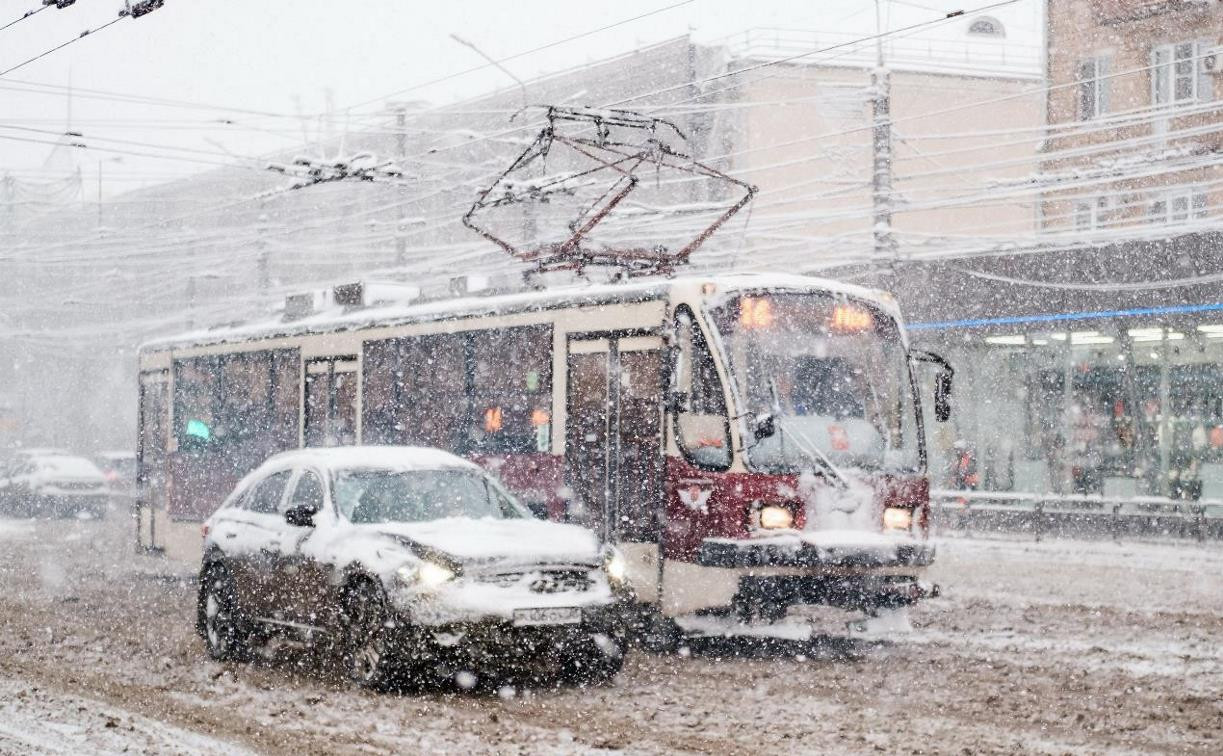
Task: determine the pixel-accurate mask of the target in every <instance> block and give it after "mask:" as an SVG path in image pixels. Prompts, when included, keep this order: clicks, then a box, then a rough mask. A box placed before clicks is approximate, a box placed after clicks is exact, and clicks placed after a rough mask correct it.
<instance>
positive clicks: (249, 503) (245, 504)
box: [241, 469, 293, 515]
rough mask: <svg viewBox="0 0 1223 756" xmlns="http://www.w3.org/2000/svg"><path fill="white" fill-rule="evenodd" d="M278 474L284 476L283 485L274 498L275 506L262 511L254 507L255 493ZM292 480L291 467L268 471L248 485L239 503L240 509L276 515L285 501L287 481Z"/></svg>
mask: <svg viewBox="0 0 1223 756" xmlns="http://www.w3.org/2000/svg"><path fill="white" fill-rule="evenodd" d="M280 476H284V485H283V486H281V488H280V496H279V498H278V499H277V500H276V505H275V507H274V508H273V509H272V510H270V511H264V510H262V509H255V507H254V506H253V505H254V502H255V496H256V494H258V493H259V489H261V488H263V486H264V485H265V484H267V483H270V482H271V481H272V480H273V479H275V478H278V477H280ZM292 481H293V470H292V469H284V470H274V471H270V472H269V473H268V474H267V475H265V476H264V477H262V478H260V479H259V480H258V481H256V483H255V484H254V485H253V486H251V487H250V490H249V491H247V492H246V495H244V496H243V497H242V503H241V506H242V509H244V510H246V511H247V512H250V513H251V514H257V515H277V514H279V513H280V512H281V511H282V506H283V505H284V502H285V496H286V495H287V494H288V492H289V483H291V482H292Z"/></svg>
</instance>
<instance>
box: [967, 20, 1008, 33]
mask: <svg viewBox="0 0 1223 756" xmlns="http://www.w3.org/2000/svg"><path fill="white" fill-rule="evenodd" d="M968 33H969V34H977V35H980V36H982V37H1005V36H1006V29H1004V28H1003V27H1002V22H1001V21H999V20H998V19H996V18H994V17H993V16H982V17H981V18H978V19H974V20H973V22H972V23H971V24H969V25H968Z"/></svg>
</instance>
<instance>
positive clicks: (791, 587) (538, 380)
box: [138, 274, 951, 633]
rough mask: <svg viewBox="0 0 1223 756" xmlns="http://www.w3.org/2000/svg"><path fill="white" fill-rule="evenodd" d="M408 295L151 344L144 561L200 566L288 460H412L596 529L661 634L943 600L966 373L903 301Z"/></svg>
mask: <svg viewBox="0 0 1223 756" xmlns="http://www.w3.org/2000/svg"><path fill="white" fill-rule="evenodd" d="M392 299H393V298H391V299H388V298H385V297H384V298H383V299H381V300H380V299H379V295H378V287H377V286H375V285H372V284H369V285H361V284H350V285H347V286H344V287H337V289H335V290H334V291H333V292H329V293H327V295H326V296H323V295H319V296H313V297H308V298H307V299H306V300H304V305H303V300H302V299H301V298H300V297H298V299H297V300H296V303H294V302H293V301H291V302H290V303H289V305H287V306H286V309H285V311H284V313H283V314H281V315H280V316H278V317H276V318H274V319H272V320H269V321H268V322H263V323H250V324H243V325H230V326H225V327H218V328H214V329H210V330H206V331H200V332H196V333H193V334H188V335H185V336H183V337H179V338H171V339H164V340H160V341H156V342H152V343H149V344H146V345H144V346H143V347H142V348H141V350H140V356H139V360H140V381H139V417H140V420H139V426H140V435H139V454H138V456H139V484H140V485H139V497H138V513H139V517H138V523H139V524H138V545H139V546H140V547H141V548H144V549H152V550H159V551H163V552H165V553H166V554H167V555H168V556H170V557H173V558H177V559H183V560H193V559H198V556H199V548H200V535H199V530H200V526H199V523H200V522H201V521H202V520H203V519H205V518H206V517H208V516H209V515H210V514H211V513H212V512H213V511H214V510H215V509H216V507H217V506H218V505H219V504H220V503H221V500H222V499H223V497H224V496H225V495H226V494H227V493H228V492H229V491H230V490H231V489H232V487H233V485H234V484H235V483H236V482H237V481H238V480H239V479H240V478H241V477H242V476H243V475H244V474H246V473H247V472H248V471H250V470H251V469H253V468H254V467H255V466H257V465H258V464H259V463H260V462H262V461H263V460H264V459H266V458H267V457H268V456H270V455H271V454H273V453H276V452H279V451H283V450H286V449H290V448H296V447H311V446H328V445H348V444H410V445H418V446H431V447H438V448H441V449H446V450H449V451H452V452H455V453H457V454H460V455H463V456H466V457H468V458H470V459H473V460H475V461H477V462H478V463H479V464H481V465H483V466H484V467H486V468H487V469H489V470H491V471H493V472H494V473H495V474H496V475H498V476H499V477H500V479H501V480H502V481H503V482H504V483H505V485H506V486H507V487H509V488H510V489H511V490H513V491H514V492H515V493H516V494H517V496H518V497H519V498H520V499H521V500H522V501H524V502H525V503H527V504H528V505H529V506H530V507H531V508H532V509H533V510H534V511H535V512H536V513H538V514H539V516H541V517H549V518H553V519H557V520H566V521H571V522H578V523H583V524H586V525H589V526H590V527H592V528H594V529H595V530H596V531H597V532H598V533H599V535H600V536H601V537H602V538H603V539H605V540H606V541H607V542H609V543H612V544H615V545H616V547H617V548H618V549H619V550H620V551H621V552H622V553H623V554H624V555H625V558H626V561H627V563H628V565H629V580H630V582H631V584H632V586H633V589H634V591H635V593H636V596H637V600H638V601H639V602H640V606H641V609H642V611H643V616H648V617H651V618H653V620H656V621H657V622H656V624H657V626H659V627H666V628H670V629H672V630H674V629H680V630H686V631H689V632H698V633H699V632H702V631H703V629H710V628H714V629H716V628H717V627H718V626H719V624H718V623H723V624H725V623H728V622H734V623H757V622H760V621H764V622H776V621H777V620H779V619H781V618H783V617H785V616H786V615H787V613H788V612H789V611H790V610H791V609H793V608H794V607H799V606H811V605H817V606H824V607H836V608H838V609H846V610H858V611H864V612H865V613H866V614H867V615H868V616H869V615H874V614H877V613H878V612H879V611H881V610H886V609H894V608H899V607H904V606H908V605H910V604H912V603H913V602H915V601H918V600H920V599H922V598H925V597H927V596H929V595H931V593H932V592H933V591H934V590H935V589H934V587H933V586H930V585H928V584H927V583H925V582H923V581H922V579H921V578H922V575H923V572H924V570H925V569H926V568H927V567H928V566H929V565H930V564H931V562H932V560H933V558H934V549H933V547H932V545H931V544H930V543H929V541H928V528H929V506H930V505H929V481H928V478H927V474H926V448H925V441H924V438H923V433H924V431H923V425H924V422H925V421H926V419H927V418H926V415H925V414H924V413H923V409H922V404H923V401H922V399H923V397H922V396H921V394H922V393H924V392H922V391H919V386H921V385H925V384H927V383H932V384H933V386H934V391H933V399H934V401H933V411H929V412H927V413H926V414H929V415H930V417H932V418H937V419H940V420H945V419H946V418H947V416H948V413H949V411H950V410H949V404H948V401H949V400H948V397H949V392H950V385H951V368H950V366H949V365H947V364H946V362H944V361H942V360H941V359H940V358H938V357H937V356H935V355H931V354H928V353H918V352H915V351H913V350H911V349H910V348H909V344H908V340H907V337H906V334H905V330H904V326H903V323H902V319H901V316H900V311H899V308H898V306H897V305H896V303H895V302H894V301H893V300H892V299H891V298H890V296H888V295H887V294H886V293H882V292H878V291H874V290H870V289H867V288H863V287H859V286H854V285H848V284H843V283H839V282H835V281H829V280H822V279H817V278H811V277H806V276H795V275H780V274H734V275H709V276H687V277H682V278H659V279H654V280H649V279H646V280H635V281H630V282H628V283H619V284H606V285H592V284H586V285H581V286H571V287H561V288H554V289H549V290H546V291H523V292H513V293H498V294H488V295H483V296H480V295H475V296H463V297H459V298H453V299H448V300H440V301H420V300H416V301H410V302H406V303H404V302H395V301H392ZM931 362H933V363H935V366H936V369H937V373H935V374H934V376H933V377H934V380H933V381H920V380H919V377H920V373H921V369H922V368H923V365H924V363H931ZM710 631H711V632H712V631H713V630H710Z"/></svg>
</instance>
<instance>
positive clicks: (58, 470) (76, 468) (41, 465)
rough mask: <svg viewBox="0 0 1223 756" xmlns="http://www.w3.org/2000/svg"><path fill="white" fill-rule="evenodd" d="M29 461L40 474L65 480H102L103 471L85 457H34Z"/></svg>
mask: <svg viewBox="0 0 1223 756" xmlns="http://www.w3.org/2000/svg"><path fill="white" fill-rule="evenodd" d="M29 461H30V462H31V463H32V464H34V465H36V466H37V467H38V470H39V472H40V473H43V474H45V475H50V476H53V477H64V478H101V477H102V471H101V470H99V469H98V466H97V465H95V464H94V463H93V462H91V461H90V460H88V459H85V458H84V457H74V456H70V455H66V454H46V455H33V456H31V457H30V458H29Z"/></svg>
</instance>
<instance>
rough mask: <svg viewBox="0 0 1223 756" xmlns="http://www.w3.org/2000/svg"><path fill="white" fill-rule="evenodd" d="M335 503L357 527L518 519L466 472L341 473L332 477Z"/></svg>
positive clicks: (497, 494) (487, 485)
mask: <svg viewBox="0 0 1223 756" xmlns="http://www.w3.org/2000/svg"><path fill="white" fill-rule="evenodd" d="M334 499H335V503H336V507H338V508H339V510H340V513H341V514H343V515H344V516H345V517H346V518H348V520H349V521H350V522H353V523H358V524H360V523H374V522H424V521H427V520H436V519H440V518H443V517H471V518H480V517H494V518H498V519H503V518H513V517H520V516H521V512H520V511H519V509H518V507H517V506H516V505H515V504H514V502H513V501H512V500H511V499H510V498H509V496H508V495H507V494H505V493H504V492H503V491H501V490H499V489H498V488H497V487H496V486H495V485H494V484H493V483H492V482H490V481H489V480H488V479H486V478H485V477H484V476H483V475H481V474H480V473H478V472H475V471H470V470H382V469H368V468H364V469H353V470H341V471H338V472H336V473H335V475H334Z"/></svg>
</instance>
